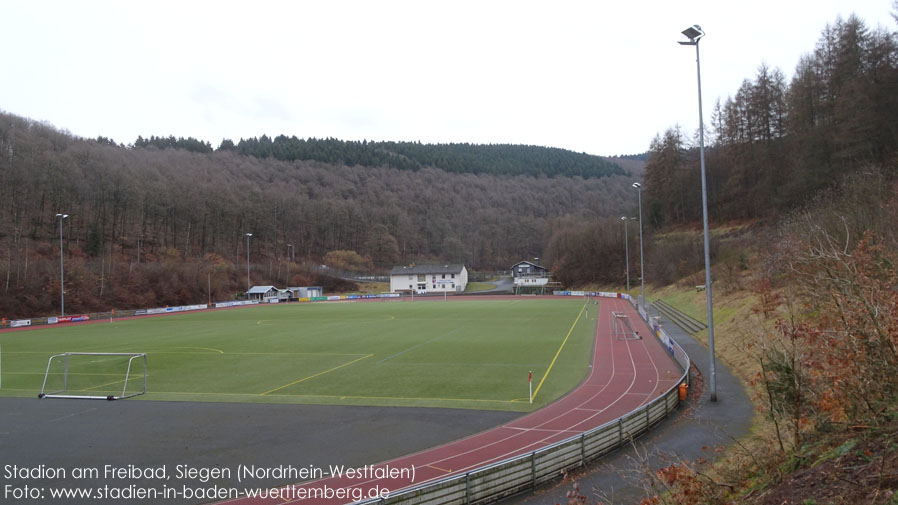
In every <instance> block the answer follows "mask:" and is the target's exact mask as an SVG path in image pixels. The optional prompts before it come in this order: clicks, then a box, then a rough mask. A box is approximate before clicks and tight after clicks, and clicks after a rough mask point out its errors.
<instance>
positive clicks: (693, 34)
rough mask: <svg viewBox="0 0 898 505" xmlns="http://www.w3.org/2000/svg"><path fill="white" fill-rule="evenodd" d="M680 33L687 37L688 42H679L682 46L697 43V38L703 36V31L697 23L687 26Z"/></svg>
mask: <svg viewBox="0 0 898 505" xmlns="http://www.w3.org/2000/svg"><path fill="white" fill-rule="evenodd" d="M681 33H682V34H683V35H685V36H686V37H687V38H688V39H689V42H680V44H682V45H684V46H694V45H696V44H698V41H699V39H701V38H702V37H704V36H705V32H704V31H703V30H702V27H701V26H699V25H692V26H690V27H689V28H686V29H685V30H683V31H682V32H681Z"/></svg>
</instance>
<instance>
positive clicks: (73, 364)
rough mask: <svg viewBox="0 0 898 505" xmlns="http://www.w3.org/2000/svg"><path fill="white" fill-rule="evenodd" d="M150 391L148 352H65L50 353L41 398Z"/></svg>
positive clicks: (122, 395) (116, 396)
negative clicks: (148, 385)
mask: <svg viewBox="0 0 898 505" xmlns="http://www.w3.org/2000/svg"><path fill="white" fill-rule="evenodd" d="M146 392H147V355H146V354H145V353H119V352H66V353H62V354H55V355H53V356H50V359H49V360H48V361H47V372H46V373H45V374H44V383H43V385H42V386H41V392H40V394H39V395H37V397H38V398H82V399H95V400H120V399H123V398H131V397H132V396H137V395H142V394H144V393H146Z"/></svg>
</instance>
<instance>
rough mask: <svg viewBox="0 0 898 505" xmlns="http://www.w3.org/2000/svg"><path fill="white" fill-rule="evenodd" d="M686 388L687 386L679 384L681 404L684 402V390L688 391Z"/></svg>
mask: <svg viewBox="0 0 898 505" xmlns="http://www.w3.org/2000/svg"><path fill="white" fill-rule="evenodd" d="M688 388H689V386H687V385H686V383H685V382H683V383H681V384H680V401H681V402H682V401H684V400H686V389H688Z"/></svg>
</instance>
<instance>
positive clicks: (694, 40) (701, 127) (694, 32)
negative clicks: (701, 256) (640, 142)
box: [678, 25, 717, 402]
mask: <svg viewBox="0 0 898 505" xmlns="http://www.w3.org/2000/svg"><path fill="white" fill-rule="evenodd" d="M682 33H683V35H685V36H686V38H688V39H689V41H678V42H679V43H680V45H684V46H695V68H696V74H697V76H698V138H699V153H700V154H699V159H700V160H701V172H702V225H703V233H704V241H705V295H706V297H707V305H708V353H709V354H710V357H709V362H710V364H709V367H708V368H709V370H710V374H709V376H710V380H709V381H708V385H709V386H710V394H711V401H712V402H716V401H717V373H716V367H715V363H714V361H715V360H714V312H713V307H712V305H711V248H710V240H709V232H708V183H707V177H706V175H705V123H704V114H703V113H702V67H701V59H700V58H699V52H698V42H699V40H701V38H702V37H704V36H705V32H704V31H703V30H702V27H700V26H699V25H692V26H690V27H689V28H686V29H685V30H683V32H682Z"/></svg>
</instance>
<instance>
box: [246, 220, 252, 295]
mask: <svg viewBox="0 0 898 505" xmlns="http://www.w3.org/2000/svg"><path fill="white" fill-rule="evenodd" d="M252 236H253V234H252V233H247V234H246V290H247V291H249V288H250V285H249V239H250V238H251V237H252Z"/></svg>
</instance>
